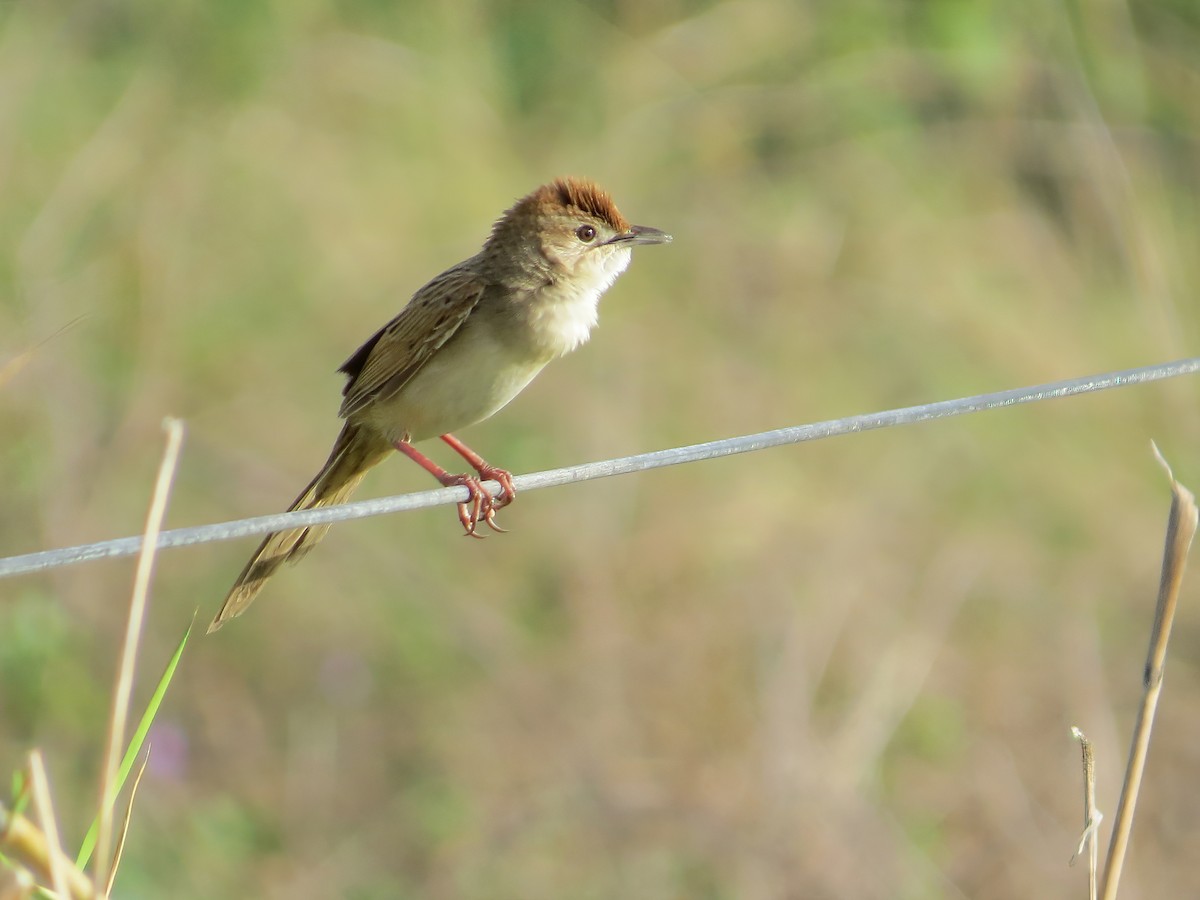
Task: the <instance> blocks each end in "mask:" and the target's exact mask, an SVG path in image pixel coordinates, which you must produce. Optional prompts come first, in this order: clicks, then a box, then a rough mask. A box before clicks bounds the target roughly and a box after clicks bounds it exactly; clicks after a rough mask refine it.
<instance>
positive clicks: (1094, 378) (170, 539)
mask: <svg viewBox="0 0 1200 900" xmlns="http://www.w3.org/2000/svg"><path fill="white" fill-rule="evenodd" d="M1198 371H1200V357H1193V358H1191V359H1181V360H1178V361H1176V362H1170V363H1162V364H1160V365H1156V366H1146V367H1144V368H1140V369H1126V370H1124V371H1121V372H1106V373H1104V374H1101V375H1091V376H1088V377H1085V378H1073V379H1070V380H1067V381H1055V382H1051V383H1049V384H1040V385H1035V386H1034V387H1027V388H1016V389H1014V390H1008V391H999V392H997V393H992V394H977V395H975V396H973V397H963V398H960V399H958V400H942V401H940V402H937V403H923V404H921V405H919V406H908V407H904V408H902V409H892V410H886V411H884V412H875V413H867V414H865V415H858V416H848V417H847V418H844V419H831V420H829V421H826V422H815V423H813V424H811V425H796V426H792V427H790V428H779V429H777V430H775V431H764V432H761V433H759V434H747V435H743V436H741V437H734V438H726V439H724V440H719V441H708V442H707V443H703V444H692V445H690V446H687V447H674V448H672V449H669V450H656V451H654V452H652V453H639V454H637V455H635V456H625V457H621V458H619V459H606V460H602V461H600V462H592V463H583V464H582V465H577V466H567V467H566V468H563V469H550V470H548V471H545V472H533V473H530V474H528V475H517V476H515V477H514V478H513V484H514V486H515V487H516V488H517V490H519V491H531V490H536V489H537V488H546V487H555V486H557V485H562V484H572V483H574V482H577V481H590V480H592V479H593V478H607V477H609V476H611V475H625V474H627V473H630V472H641V471H644V470H646V469H657V468H661V467H663V466H676V465H680V464H682V463H691V462H699V461H700V460H704V459H714V458H717V457H721V456H732V455H734V454H736V453H751V452H753V451H755V450H765V449H767V448H768V447H779V446H783V445H785V444H799V443H801V442H803V441H816V440H821V439H822V438H829V437H835V436H837V435H842V434H853V433H855V432H859V431H871V430H873V429H876V428H891V427H893V426H895V425H909V424H912V423H914V422H927V421H930V420H931V419H944V418H948V417H950V416H961V415H964V414H967V413H975V412H982V411H984V410H988V409H997V408H1000V407H1005V406H1017V405H1019V404H1022V403H1033V402H1036V401H1040V400H1052V399H1054V398H1056V397H1072V396H1075V395H1076V394H1090V393H1093V392H1095V391H1103V390H1108V389H1109V388H1116V387H1127V386H1130V385H1135V384H1145V383H1147V382H1151V381H1161V380H1162V379H1164V378H1174V377H1177V376H1179V375H1190V374H1194V373H1196V372H1198ZM487 484H488V486H489V487H490V488H491V489H492V490H493V491H495V490H496V489H497V488H498V487H499V485H496V483H495V482H487ZM465 499H467V490H466V488H463V487H451V488H439V489H437V490H432V491H420V492H418V493H414V494H401V495H399V496H395V497H383V498H380V499H377V500H360V501H358V502H355V503H346V504H343V505H341V506H329V507H326V508H324V509H314V510H301V511H298V512H293V513H279V514H277V515H271V516H256V517H254V518H252V519H239V520H237V521H234V522H220V523H217V524H213V525H197V526H194V527H191V528H176V529H174V530H172V531H164V532H162V533H161V534H160V535H159V540H158V546H159V547H186V546H189V545H191V544H204V543H210V542H213V541H228V540H233V539H235V538H241V537H249V536H250V535H256V534H264V533H266V532H269V531H278V530H280V529H282V528H295V527H297V526H301V525H324V524H328V523H331V522H343V521H346V520H348V519H363V518H366V517H368V516H380V515H383V514H385V513H393V512H402V511H406V510H413V509H424V508H425V507H429V506H437V505H440V504H444V503H459V502H461V501H463V500H465ZM141 546H142V538H141V537H140V536H137V537H127V538H118V539H116V540H110V541H100V542H99V543H96V544H84V545H82V546H79V547H64V548H62V549H59V550H43V551H40V552H38V553H27V554H25V555H23V556H10V557H7V558H4V559H0V578H3V577H7V576H10V575H20V574H22V573H25V572H38V571H42V570H45V569H52V568H56V567H58V566H66V565H71V564H74V563H80V562H87V561H89V560H95V559H111V558H113V557H119V556H132V555H133V554H135V553H137V552H138V551H139V550H140V549H141Z"/></svg>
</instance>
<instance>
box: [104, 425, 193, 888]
mask: <svg viewBox="0 0 1200 900" xmlns="http://www.w3.org/2000/svg"><path fill="white" fill-rule="evenodd" d="M164 425H165V427H166V429H167V446H166V449H165V450H164V451H163V457H162V462H161V463H160V465H159V468H158V479H157V480H156V482H155V485H154V496H153V498H152V499H151V501H150V511H149V513H148V514H147V516H146V530H145V533H144V537H143V542H142V552H141V555H140V556H139V558H138V565H137V573H136V574H135V575H134V581H133V595H132V597H131V598H130V602H129V621H128V623H127V626H126V629H125V643H124V645H123V646H122V648H121V662H120V665H119V667H118V673H117V683H116V686H115V688H114V689H113V710H112V716H111V718H110V720H109V730H108V749H107V750H106V752H105V756H104V768H103V774H102V776H101V780H100V828H99V832H98V836H97V838H96V868H95V881H96V883H97V884H108V883H109V881H110V875H109V873H110V871H111V869H112V866H111V865H110V862H109V847H110V845H111V843H112V837H111V835H112V809H113V802H114V799H115V798H114V797H113V793H114V784H115V782H116V777H117V769H118V766H119V765H120V759H121V753H122V747H123V746H124V744H125V730H126V724H127V723H128V720H129V699H130V695H131V694H132V692H133V675H134V669H135V667H136V663H137V653H138V643H139V640H140V638H141V633H142V623H143V621H144V620H145V616H146V599H147V596H148V593H149V588H150V575H151V572H152V571H153V568H154V555H155V550H156V549H157V546H158V534H159V531H161V529H162V520H163V515H164V514H165V512H166V508H167V497H168V495H169V494H170V490H171V482H172V480H173V478H174V475H175V466H176V463H177V462H178V460H179V447H180V445H181V444H182V442H183V423H182V422H180V421H179V420H178V419H167V420H166V422H165V423H164Z"/></svg>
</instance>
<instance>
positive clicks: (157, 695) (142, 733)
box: [75, 617, 196, 871]
mask: <svg viewBox="0 0 1200 900" xmlns="http://www.w3.org/2000/svg"><path fill="white" fill-rule="evenodd" d="M195 624H196V620H195V618H194V617H193V618H192V624H191V625H189V626H188V628H187V631H185V632H184V633H183V638H182V639H181V640H180V641H179V646H178V647H176V648H175V653H174V654H172V656H171V661H170V662H168V663H167V668H166V669H165V670H164V671H163V674H162V677H161V678H159V679H158V685H157V686H156V687H155V688H154V694H153V695H152V696H151V697H150V702H149V703H148V704H147V705H146V711H145V712H144V713H142V718H141V721H139V722H138V726H137V729H136V730H135V731H134V732H133V737H132V738H131V739H130V741H129V746H128V747H127V748H126V749H125V756H124V757H123V758H122V759H121V768H120V770H119V773H118V776H117V781H116V784H115V785H114V786H113V792H112V796H110V797H105V798H104V803H105V805H108V806H111V805H112V804H113V803H114V802H115V801H116V799H117V796H116V795H117V794H119V793H120V792H121V788H122V787H124V786H125V780H126V779H127V778H128V777H129V773H130V771H131V770H132V769H133V763H134V761H135V760H136V759H137V757H138V753H140V752H141V749H142V745H143V744H144V743H145V742H146V735H148V734H149V733H150V726H151V725H152V724H154V717H155V716H156V715H157V714H158V708H159V706H160V705H161V704H162V701H163V697H165V696H166V693H167V687H168V686H169V685H170V684H171V679H172V678H173V677H174V675H175V668H176V667H177V666H178V665H179V660H180V658H181V657H182V656H183V648H184V647H186V646H187V642H188V638H189V637H190V636H191V634H192V628H193V627H194V626H195ZM99 831H100V814H99V812H97V814H96V817H95V818H94V819H92V825H91V827H90V828H88V832H87V834H86V835H84V838H83V844H82V846H80V848H79V856H78V857H77V858H76V859H75V865H76V866H77V867H78V868H79V869H80V870H81V871H82V870H83V869H85V868H87V864H88V860H90V859H91V856H92V851H93V850H95V849H96V836H97V834H98V833H99Z"/></svg>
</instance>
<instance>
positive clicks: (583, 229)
mask: <svg viewBox="0 0 1200 900" xmlns="http://www.w3.org/2000/svg"><path fill="white" fill-rule="evenodd" d="M575 237H577V238H579V239H580V240H581V241H583V242H584V243H585V244H590V243H591V242H592V241H594V240H595V239H596V229H595V228H593V227H592V226H591V225H580V226H579V227H578V228H576V229H575Z"/></svg>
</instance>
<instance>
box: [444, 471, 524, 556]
mask: <svg viewBox="0 0 1200 900" xmlns="http://www.w3.org/2000/svg"><path fill="white" fill-rule="evenodd" d="M493 479H494V480H496V481H498V482H499V483H500V492H499V493H498V494H497V495H496V496H495V497H493V496H492V495H491V494H489V493H488V491H487V489H486V488H485V487H484V486H483V482H484V481H487V480H493ZM438 481H440V482H441V483H442V484H443V485H445V486H446V487H465V488H466V489H467V493H468V495H469V496H468V497H467V499H466V500H464V501H463V502H462V503H460V504H458V521H459V522H461V523H462V527H463V530H464V531H465V532H466V533H467V534H468V535H469V536H470V537H474V538H480V539H482V538H483V537H484V535H482V534H480V533H479V531H478V527H479V522H480V520H482V521H483V522H485V523H486V524H487V526H488V528H490V529H492V531H496V532H503V531H504V530H505V529H503V528H501V527H500V526H499V525H497V524H496V510H497V509H500V508H501V507H503V506H507V505H508V504H509V503H511V502H512V498H513V496H514V492H513V489H512V475H510V474H509V473H508V472H506V471H504V470H503V469H493V468H492V467H491V466H487V467H485V468H484V469H482V470H480V473H479V477H476V476H474V475H445V476H442V477H439V478H438Z"/></svg>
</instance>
